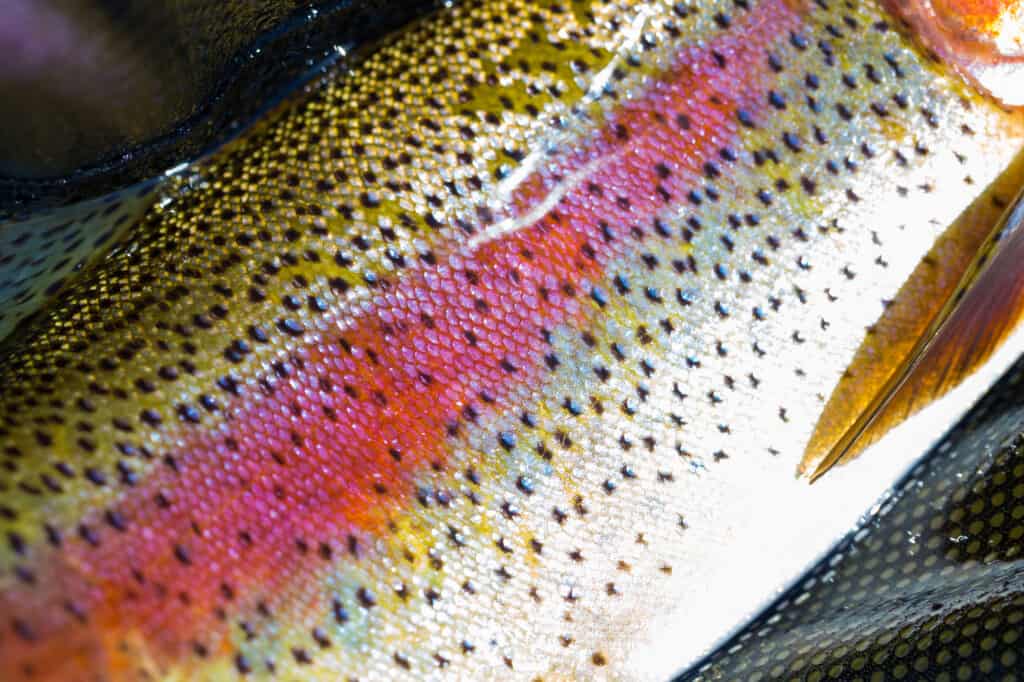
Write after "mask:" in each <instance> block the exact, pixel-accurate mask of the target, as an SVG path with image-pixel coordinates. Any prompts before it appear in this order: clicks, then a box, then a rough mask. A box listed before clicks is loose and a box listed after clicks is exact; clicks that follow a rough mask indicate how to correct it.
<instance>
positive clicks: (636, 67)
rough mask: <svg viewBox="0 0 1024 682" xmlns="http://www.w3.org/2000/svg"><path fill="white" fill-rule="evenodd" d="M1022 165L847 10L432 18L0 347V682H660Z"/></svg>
mask: <svg viewBox="0 0 1024 682" xmlns="http://www.w3.org/2000/svg"><path fill="white" fill-rule="evenodd" d="M1022 145H1024V117H1022V116H1021V114H1020V113H1014V112H1011V111H1009V110H1007V109H1005V108H1003V107H1001V106H1000V105H999V104H997V103H996V102H995V101H993V100H992V99H989V98H987V97H985V96H983V95H981V94H979V93H977V92H976V91H975V90H974V89H973V88H972V86H971V85H969V84H968V83H966V82H965V81H963V80H962V79H961V78H960V77H959V76H957V75H956V74H955V73H953V71H952V70H951V69H950V67H947V66H945V65H943V64H941V63H939V62H936V61H934V60H932V59H930V58H928V57H927V56H925V55H924V54H923V52H922V51H921V49H920V48H918V47H916V46H915V44H914V43H913V41H912V40H911V39H910V38H909V37H908V36H907V35H906V34H904V33H903V32H902V30H901V29H900V28H899V25H898V22H896V21H895V20H894V19H893V18H892V17H891V16H890V15H889V14H887V13H886V11H885V10H884V9H883V8H882V7H881V6H879V5H878V4H876V3H874V2H865V3H859V4H857V5H853V4H846V3H840V2H824V1H823V2H818V3H803V2H795V1H793V0H763V1H761V2H745V1H743V2H735V3H725V2H720V1H717V2H712V1H707V2H694V3H692V4H682V3H676V4H672V3H661V2H629V1H625V2H614V3H612V2H608V3H606V2H589V3H588V2H572V3H567V4H560V3H550V2H528V1H525V0H479V1H476V2H466V3H462V4H459V5H456V6H453V7H449V8H446V9H444V10H442V11H441V12H439V13H437V14H435V15H433V16H432V17H430V18H428V19H426V20H424V21H423V22H420V23H418V24H416V25H414V26H413V27H411V28H409V29H407V30H406V31H404V32H402V33H401V34H398V35H397V36H395V37H394V38H393V39H391V40H389V41H387V42H385V43H384V44H383V45H381V46H380V47H379V48H378V49H376V50H375V51H373V52H372V53H369V54H368V55H367V56H366V57H365V58H364V59H363V60H362V61H361V62H360V63H359V64H358V65H357V66H356V67H354V68H353V69H352V70H351V71H348V72H346V73H340V72H339V73H332V74H330V75H328V76H327V77H325V78H324V79H322V80H320V81H318V82H316V83H314V84H312V85H311V86H309V87H308V88H307V89H306V90H305V92H304V93H303V94H302V96H301V97H297V98H294V99H293V100H291V101H289V102H287V103H286V104H285V105H284V106H282V107H281V108H280V109H279V110H277V111H276V112H275V113H274V114H273V115H271V116H269V117H268V118H267V119H266V120H265V121H263V122H262V123H261V124H260V125H259V126H257V127H256V128H255V129H254V130H252V131H250V132H249V133H248V134H247V135H246V136H244V137H243V138H242V139H240V140H238V141H236V142H234V143H232V144H231V145H229V146H228V147H227V148H225V149H223V150H222V151H221V152H219V153H218V154H217V155H215V156H214V157H213V158H211V159H209V160H208V161H206V162H204V163H202V164H200V165H199V166H198V167H197V168H195V169H194V173H193V174H192V175H190V176H189V177H188V178H187V180H182V181H180V182H178V183H177V184H175V185H173V186H171V187H170V188H166V189H164V196H163V197H162V198H161V199H159V200H158V201H157V202H156V203H155V204H154V205H153V207H152V208H150V209H149V211H148V212H147V213H146V214H145V215H144V216H143V217H142V218H141V220H139V221H138V222H137V223H136V224H134V225H133V226H132V227H131V228H130V230H129V231H128V233H127V234H126V235H125V236H124V237H123V238H122V241H120V242H119V243H118V244H117V245H116V246H115V247H113V248H112V250H111V251H110V253H109V254H108V255H107V256H105V257H104V258H103V259H102V261H101V262H100V263H98V264H96V265H94V266H90V267H89V268H88V269H87V271H86V272H84V273H82V274H81V276H80V277H79V278H78V279H76V280H75V281H73V282H71V283H70V284H69V285H68V287H67V289H65V290H64V291H63V292H62V293H61V294H60V295H59V297H58V298H57V300H56V301H55V302H54V303H53V304H51V305H49V306H48V307H47V308H46V309H45V310H44V311H43V313H42V314H41V315H39V316H37V318H36V319H34V320H33V321H32V324H31V325H30V326H27V327H24V328H22V329H19V330H18V333H17V334H15V335H14V336H12V337H10V338H9V339H8V340H7V341H6V342H5V345H4V352H3V357H2V359H0V376H2V377H3V381H2V385H3V386H4V390H3V393H2V396H0V415H2V419H0V453H2V454H0V457H2V463H3V467H2V468H0V491H2V495H3V497H2V499H0V533H2V536H0V537H3V538H4V543H3V544H0V614H3V615H2V616H0V618H2V619H3V622H2V623H0V626H2V627H0V678H2V679H3V680H8V679H9V680H22V679H24V680H79V679H80V680H96V679H103V680H142V679H158V680H219V679H239V678H244V679H294V680H315V679H330V680H334V679H344V678H348V677H351V678H358V679H400V678H408V679H424V678H447V677H451V678H454V679H466V678H481V679H507V678H510V677H512V678H523V679H533V678H536V677H542V678H545V679H548V678H554V679H560V678H582V679H591V678H602V677H604V678H610V679H623V678H625V679H628V678H637V679H658V678H659V677H664V676H667V675H670V674H673V673H674V672H676V671H677V670H678V668H679V666H681V665H683V664H684V663H686V662H687V659H686V656H688V655H690V654H685V653H680V652H678V651H675V650H674V649H673V646H672V644H671V643H669V642H667V641H666V640H665V636H666V633H678V632H680V631H685V630H686V628H688V627H690V628H701V627H712V626H711V625H705V624H704V623H705V621H702V620H701V619H703V618H704V617H705V615H706V614H707V613H708V598H709V595H716V596H720V595H722V594H724V593H728V592H730V591H732V592H735V593H736V594H743V588H742V587H741V586H738V585H736V584H734V583H732V582H731V581H732V580H733V579H734V578H735V576H737V575H741V574H742V572H743V571H747V572H749V571H750V570H751V569H752V567H750V566H743V565H737V564H736V558H737V557H739V556H742V553H743V552H744V551H746V552H748V553H749V552H750V551H751V549H752V548H753V549H756V548H758V547H759V545H758V543H759V542H763V541H764V536H765V532H766V531H771V530H774V531H775V532H777V533H778V537H780V538H784V537H786V532H787V531H786V530H785V528H784V527H780V526H779V525H778V524H779V521H780V519H782V518H783V517H782V516H780V515H779V514H781V511H779V508H780V507H781V506H782V505H780V502H779V500H780V498H788V499H789V500H791V501H792V500H795V501H796V502H797V503H801V504H806V506H804V507H803V508H802V509H801V514H803V515H805V516H809V517H813V516H814V515H815V514H817V513H819V512H820V511H821V510H822V509H823V508H824V507H825V506H826V505H827V500H825V499H822V498H821V496H820V495H818V496H810V497H808V496H807V495H809V494H808V493H805V492H803V491H805V490H806V489H807V486H806V483H803V482H801V481H796V480H794V477H793V473H794V471H795V470H796V467H797V465H798V463H799V462H800V460H801V458H802V456H803V454H804V449H805V447H806V445H807V443H808V441H809V439H810V438H811V436H812V431H813V430H814V427H815V423H816V420H817V419H818V418H819V417H820V415H821V413H822V410H823V408H824V406H825V403H826V401H827V399H828V397H829V396H830V395H831V394H832V392H833V390H834V389H835V388H836V386H837V385H838V383H839V381H840V379H841V377H842V375H843V373H844V370H845V368H846V367H847V366H848V365H849V364H850V362H851V360H852V359H853V358H854V356H855V354H856V353H857V351H858V348H859V347H861V344H862V342H863V340H864V336H865V329H866V328H868V327H869V326H870V325H872V324H873V323H874V322H875V321H876V320H877V319H878V318H879V316H880V315H881V314H882V313H883V311H884V310H885V308H886V306H887V305H888V302H890V301H891V300H892V299H893V298H894V297H895V296H896V295H897V294H898V293H899V291H900V288H901V287H902V286H903V285H904V283H905V282H906V281H907V280H908V278H909V277H910V276H911V275H912V273H913V272H914V270H915V268H916V267H918V266H919V263H920V262H921V261H922V258H924V257H925V256H927V254H928V253H929V251H930V250H931V249H932V247H933V245H935V244H936V242H937V240H939V238H940V237H941V236H942V235H943V233H944V231H945V230H946V228H947V227H948V226H949V225H951V224H953V223H954V221H955V219H956V218H957V216H958V215H960V214H961V213H962V212H964V211H965V210H967V209H968V208H969V207H970V206H971V205H972V202H977V201H979V197H980V198H981V199H980V200H981V201H982V202H983V204H984V205H982V206H981V207H980V208H978V207H977V205H976V206H975V208H976V210H978V211H981V212H982V213H983V214H984V215H986V216H987V218H986V219H989V220H993V221H994V220H995V216H997V215H998V213H999V210H998V206H994V205H992V199H993V197H995V198H996V199H1000V198H1001V197H1000V196H997V195H993V194H984V190H985V188H986V187H988V186H989V184H990V183H992V182H993V181H994V180H996V179H997V177H999V176H1000V173H1002V172H1003V170H1004V169H1005V168H1007V167H1008V166H1009V165H1010V163H1011V161H1012V160H1013V159H1014V157H1015V156H1016V154H1017V153H1018V152H1019V150H1020V149H1021V148H1022ZM1013 172H1018V171H1013ZM1003 182H1004V185H1008V186H1013V185H1014V184H1015V182H1016V180H1015V179H1014V178H1010V179H1009V180H1007V179H1006V178H1005V177H1004V178H1003ZM1004 199H1007V198H1005V197H1004ZM996 203H997V204H998V203H999V202H998V201H997V202H996ZM956 243H959V242H956ZM971 244H975V245H976V242H970V243H969V244H968V245H967V246H963V247H961V248H968V249H969V248H972V247H971ZM962 260H964V259H962ZM967 260H969V259H967ZM966 266H967V264H966V261H965V263H964V264H963V266H962V267H965V268H966ZM933 293H934V292H933ZM936 298H937V300H936V302H934V303H932V304H931V305H932V308H941V306H942V301H941V300H938V298H939V297H938V296H937V295H936ZM926 303H928V302H927V301H922V306H921V308H920V309H913V311H914V314H917V315H923V314H926V312H922V310H925V311H926V310H930V309H931V308H928V306H927V305H926ZM805 497H806V499H805ZM740 569H742V571H741V570H740ZM707 622H710V621H707Z"/></svg>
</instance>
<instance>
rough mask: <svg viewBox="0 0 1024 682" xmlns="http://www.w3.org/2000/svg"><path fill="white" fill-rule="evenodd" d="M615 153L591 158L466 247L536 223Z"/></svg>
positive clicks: (470, 248) (472, 248)
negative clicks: (534, 200) (536, 200)
mask: <svg viewBox="0 0 1024 682" xmlns="http://www.w3.org/2000/svg"><path fill="white" fill-rule="evenodd" d="M617 156H618V155H617V154H606V155H605V156H599V157H598V158H596V159H593V160H592V161H590V162H589V163H587V164H585V165H584V166H583V167H582V168H579V169H577V170H576V171H575V172H573V173H571V174H569V175H568V176H567V177H564V178H562V179H561V180H560V181H559V182H558V184H557V185H555V187H554V188H553V189H552V190H551V191H550V192H548V193H547V195H546V196H545V197H544V199H543V200H541V201H540V202H538V203H536V204H535V205H534V206H532V207H531V208H530V210H529V211H527V212H526V213H524V214H522V215H518V216H512V217H510V218H505V219H504V220H500V221H498V222H496V223H494V224H493V225H491V226H489V227H488V228H487V229H486V230H484V231H482V232H480V233H478V234H476V235H474V236H473V237H472V238H471V239H470V240H469V241H468V242H467V243H466V249H467V250H468V251H470V252H472V251H475V250H476V249H478V248H479V247H480V246H482V245H484V244H487V243H488V242H491V241H494V240H495V239H500V238H501V237H504V236H506V235H510V234H513V233H515V232H518V231H519V230H522V229H524V228H527V227H530V226H532V225H536V224H537V223H538V222H540V221H541V220H542V219H543V218H544V216H546V215H547V214H548V213H549V212H550V211H551V210H552V209H554V208H555V206H557V205H558V203H559V202H560V201H562V199H563V198H564V197H565V195H566V194H568V193H569V192H570V191H572V190H573V189H575V188H576V187H579V185H580V183H581V182H583V181H584V180H586V179H587V178H588V177H589V176H590V175H591V174H592V173H593V172H594V171H596V170H597V169H598V167H600V166H601V165H602V164H604V163H607V162H608V161H611V160H613V159H615V158H616V157H617Z"/></svg>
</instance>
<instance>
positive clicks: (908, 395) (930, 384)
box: [800, 193, 1024, 481]
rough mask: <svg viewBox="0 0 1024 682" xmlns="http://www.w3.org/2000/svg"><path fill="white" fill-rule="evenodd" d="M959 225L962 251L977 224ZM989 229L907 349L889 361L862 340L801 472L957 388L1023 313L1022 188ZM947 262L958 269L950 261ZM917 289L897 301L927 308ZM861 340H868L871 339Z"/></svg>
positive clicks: (843, 454) (859, 446)
mask: <svg viewBox="0 0 1024 682" xmlns="http://www.w3.org/2000/svg"><path fill="white" fill-rule="evenodd" d="M977 218H978V216H974V220H975V221H977ZM988 224H991V222H989V223H988ZM972 225H973V230H974V232H973V233H972V232H971V229H970V228H971V227H972ZM959 229H960V231H959V232H957V233H956V234H955V235H953V237H950V238H951V239H953V240H954V242H955V244H954V246H955V247H956V248H959V249H960V251H961V253H963V249H964V247H965V246H969V245H970V244H971V240H972V239H974V240H975V243H976V244H977V230H978V223H977V222H974V223H973V224H968V225H961V226H959ZM988 232H989V236H988V237H987V238H986V239H984V240H983V241H981V242H980V244H978V245H977V247H976V249H975V250H974V251H973V254H974V256H973V260H972V261H970V262H969V265H968V266H967V267H966V269H961V270H959V271H960V272H962V273H963V274H962V275H961V277H960V279H959V283H958V284H957V285H956V286H954V287H951V288H948V292H949V293H948V294H947V296H946V298H945V300H944V302H940V306H938V309H937V311H935V312H933V313H932V314H931V315H930V316H929V318H926V319H925V320H923V321H918V323H917V324H918V325H919V326H920V331H919V333H918V334H917V335H916V336H912V337H910V338H912V339H914V340H913V341H911V342H909V349H908V350H903V351H902V352H898V353H897V354H896V356H895V358H896V359H895V360H894V359H893V357H894V356H893V353H889V355H888V362H886V361H885V360H886V358H885V357H884V356H885V353H884V352H881V353H875V352H872V351H878V350H879V349H878V348H870V347H869V348H867V350H868V351H869V352H867V353H865V352H863V351H864V350H865V348H864V347H862V349H861V350H862V352H861V353H859V354H858V358H857V359H856V360H855V361H854V363H853V365H851V368H850V370H849V372H848V374H847V376H846V377H845V378H844V380H843V381H840V384H839V386H838V387H837V389H836V391H835V393H834V394H833V396H832V398H831V399H830V400H829V402H828V403H827V404H826V408H825V411H824V412H823V414H822V417H821V419H820V420H819V422H818V425H817V426H816V429H815V433H814V435H813V436H812V438H811V441H810V443H809V445H808V447H807V450H806V451H805V454H804V459H803V462H802V463H801V467H800V473H801V474H809V476H810V478H811V480H812V481H813V480H815V479H817V478H818V477H820V476H821V475H822V474H824V473H825V472H826V471H828V470H829V469H830V468H832V467H833V466H834V465H836V464H839V463H842V462H846V461H848V460H850V459H852V458H854V457H856V456H857V455H858V454H860V452H861V451H863V450H864V449H865V448H866V447H867V446H869V445H871V444H872V443H874V442H875V441H877V440H878V439H879V438H881V437H882V436H883V435H884V434H885V433H886V432H887V431H889V429H891V428H893V427H894V426H896V425H897V424H899V423H900V422H902V421H903V420H904V419H906V418H907V417H909V416H910V415H912V414H913V413H915V412H917V411H918V410H920V409H921V408H923V407H925V406H926V405H927V404H929V403H930V402H932V401H933V400H936V399H937V398H939V397H941V396H942V395H944V394H945V393H946V392H948V391H950V390H951V389H953V388H954V387H956V386H957V385H958V384H959V383H960V382H961V381H962V380H963V379H965V378H966V377H967V376H969V375H970V374H971V373H972V372H973V371H974V370H975V369H976V368H978V367H979V366H980V365H982V364H983V363H984V362H985V361H986V360H987V359H988V358H989V357H990V356H991V355H992V353H993V352H994V351H995V350H996V348H998V346H999V344H1000V343H1001V342H1002V341H1003V340H1004V339H1005V338H1006V337H1007V336H1008V335H1009V334H1010V332H1012V331H1013V329H1014V328H1015V327H1016V325H1017V324H1018V322H1019V321H1020V320H1021V317H1022V315H1024V193H1022V194H1021V195H1019V196H1018V198H1017V200H1016V201H1015V202H1014V203H1013V204H1012V205H1011V207H1010V209H1009V210H1008V211H1006V212H1005V213H1004V214H1003V217H1002V218H1001V219H1000V220H998V221H997V222H996V225H995V227H994V229H990V230H988ZM947 246H948V245H947ZM930 265H931V266H932V267H933V268H935V269H939V270H942V269H944V268H945V266H946V265H947V264H946V263H943V262H942V261H941V260H939V261H936V260H934V259H933V260H932V261H931V263H930ZM950 265H952V266H953V270H954V271H957V270H956V264H955V263H952V264H950ZM915 276H918V277H921V276H922V275H921V273H915ZM908 284H912V282H910V283H908ZM918 286H921V284H920V283H919V284H918ZM935 287H937V288H939V289H941V288H942V287H941V286H940V285H938V284H937V285H935ZM933 290H934V289H933ZM914 293H916V292H915V290H914V288H913V287H911V288H910V290H909V291H908V289H907V287H904V291H901V296H903V297H904V300H903V301H902V302H900V301H897V302H896V303H897V304H900V303H902V304H903V306H904V309H916V308H925V309H926V308H927V307H928V306H927V304H926V302H924V301H920V302H915V301H914V300H912V295H913V294H914ZM908 294H909V295H908ZM886 322H887V324H888V325H889V327H888V329H887V330H883V331H888V333H889V334H890V335H893V334H894V327H899V324H898V322H897V321H893V320H888V321H885V320H883V321H881V322H880V324H885V323H886ZM922 322H923V324H922ZM903 326H908V325H907V324H904V325H903ZM909 326H913V324H910V325H909ZM903 343H908V342H907V341H906V340H905V339H904V341H903ZM865 345H866V346H871V345H872V341H871V340H869V341H866V342H865ZM874 345H875V346H877V345H878V344H877V340H875V341H874ZM876 359H881V360H882V362H877V363H876V362H874V360H876ZM858 379H860V381H858ZM858 390H859V395H858Z"/></svg>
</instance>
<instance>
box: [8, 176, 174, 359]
mask: <svg viewBox="0 0 1024 682" xmlns="http://www.w3.org/2000/svg"><path fill="white" fill-rule="evenodd" d="M154 198H155V194H154V190H153V184H152V183H144V184H143V185H141V186H140V187H137V188H133V189H130V190H122V191H120V192H115V193H113V194H110V195H107V196H105V197H102V198H100V199H95V200H92V201H87V202H83V203H79V204H75V205H74V206H72V207H69V208H64V209H52V210H49V211H45V212H42V213H37V214H33V215H32V217H30V218H26V219H23V220H7V221H0V339H3V338H4V337H5V336H7V335H8V334H10V333H11V331H12V330H13V329H14V328H15V327H16V326H17V325H18V323H19V322H21V321H22V320H23V319H25V318H26V317H28V316H29V315H31V314H32V313H34V312H35V311H36V310H38V309H40V308H42V307H43V306H44V305H45V304H46V302H47V301H49V300H51V299H53V298H54V296H55V295H56V294H57V292H59V291H60V290H61V289H63V288H64V286H65V285H66V284H67V282H68V280H69V279H70V278H72V277H74V276H76V275H77V274H78V273H80V272H81V271H82V270H84V269H85V268H86V267H89V266H90V265H92V264H95V263H97V262H98V261H100V260H102V259H103V258H104V257H105V256H106V255H107V253H108V252H109V251H110V249H111V247H112V246H113V245H114V244H116V243H117V242H118V240H119V238H120V237H121V236H122V235H123V234H124V233H125V232H126V231H127V230H128V229H129V228H130V227H131V225H132V224H133V223H134V222H135V221H136V220H138V219H139V217H140V216H141V215H142V214H143V213H144V212H145V210H146V209H147V208H148V207H149V205H150V204H151V203H152V202H153V200H154Z"/></svg>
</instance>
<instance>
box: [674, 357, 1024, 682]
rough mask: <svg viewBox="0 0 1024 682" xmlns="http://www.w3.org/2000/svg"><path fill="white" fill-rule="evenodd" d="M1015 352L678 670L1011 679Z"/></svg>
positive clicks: (1014, 646) (1021, 621)
mask: <svg viewBox="0 0 1024 682" xmlns="http://www.w3.org/2000/svg"><path fill="white" fill-rule="evenodd" d="M1022 372H1024V367H1022V366H1021V363H1019V362H1018V364H1017V366H1016V367H1015V368H1013V369H1011V370H1010V372H1009V373H1008V375H1007V376H1006V377H1004V379H1003V380H1002V381H1001V382H1000V384H999V386H998V387H997V388H995V389H993V390H992V391H991V392H990V393H989V395H987V396H986V397H985V399H984V400H983V401H982V402H981V403H980V404H979V405H978V406H977V407H976V408H975V409H974V410H972V411H971V412H970V413H969V414H968V415H967V416H966V417H965V418H964V420H963V422H962V423H961V424H960V425H959V426H958V427H957V428H956V429H954V430H953V432H952V433H951V434H950V435H949V436H947V437H946V438H944V439H943V440H942V441H941V442H940V443H939V444H938V445H937V446H936V447H935V448H934V450H933V451H932V452H931V454H930V455H929V456H928V458H927V459H925V461H924V462H922V464H921V465H920V466H918V467H917V468H915V469H914V470H913V471H912V472H911V473H910V474H909V475H908V477H907V479H906V480H905V481H903V482H902V483H901V484H900V485H899V486H897V487H896V488H895V489H894V490H892V491H891V492H890V493H888V494H887V495H886V496H885V497H884V498H882V499H881V500H880V501H879V503H878V504H877V505H876V506H875V507H874V508H873V509H872V510H871V513H870V515H869V516H868V518H867V519H866V520H865V523H864V524H863V526H862V527H861V528H859V529H856V530H855V532H853V533H851V535H850V537H848V538H847V539H846V540H845V541H844V542H843V543H842V544H841V545H840V546H839V547H837V549H836V550H835V552H833V553H832V554H831V555H830V556H829V557H827V558H826V559H825V560H824V561H822V562H821V563H820V564H819V565H818V566H816V567H814V569H813V570H812V571H810V572H809V574H808V575H807V577H806V578H804V579H803V580H802V581H801V582H800V583H799V584H797V585H796V586H795V587H793V588H792V589H791V590H789V591H788V592H787V593H786V594H785V595H784V596H783V597H782V598H781V599H780V600H779V601H778V602H777V603H776V604H774V605H773V606H772V607H771V608H770V609H768V610H767V611H766V612H765V613H764V614H763V615H761V616H760V617H759V618H758V619H757V620H755V621H754V622H753V623H751V624H750V625H749V626H747V627H746V628H745V629H744V631H743V632H741V633H740V634H739V635H737V636H736V637H735V638H734V639H733V640H732V641H730V642H729V643H728V644H726V645H724V646H723V647H722V648H721V649H720V650H719V651H717V652H716V653H715V654H713V655H712V656H711V657H709V659H708V660H707V661H706V662H704V663H703V664H702V665H700V666H698V667H697V668H696V669H695V670H694V671H692V672H691V673H689V674H688V675H683V676H681V677H680V678H678V679H679V680H680V681H681V682H682V681H684V680H693V681H697V680H733V679H745V680H792V679H799V680H830V679H842V680H850V681H851V682H852V681H860V680H863V681H867V680H879V681H882V680H901V679H902V680H913V679H929V680H941V681H943V682H945V681H953V680H1003V681H1005V682H1010V681H1012V680H1017V679H1020V676H1021V670H1022V668H1024V660H1022V659H1021V638H1022V637H1024V567H1022V565H1021V551H1022V548H1024V543H1022V538H1024V450H1022V440H1021V437H1020V436H1019V435H1015V434H1020V433H1021V431H1022V429H1024V412H1022V408H1021V402H1020V380H1021V378H1022Z"/></svg>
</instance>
